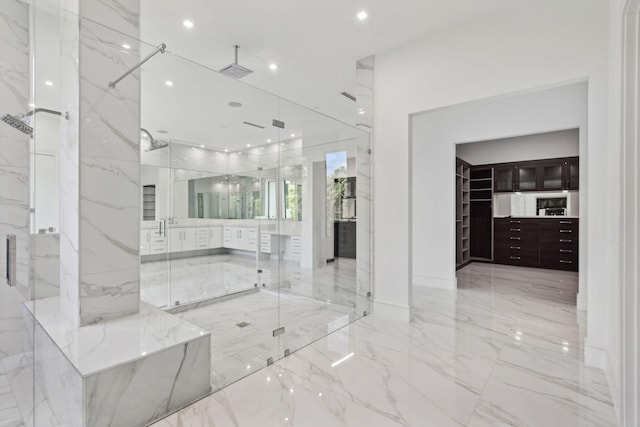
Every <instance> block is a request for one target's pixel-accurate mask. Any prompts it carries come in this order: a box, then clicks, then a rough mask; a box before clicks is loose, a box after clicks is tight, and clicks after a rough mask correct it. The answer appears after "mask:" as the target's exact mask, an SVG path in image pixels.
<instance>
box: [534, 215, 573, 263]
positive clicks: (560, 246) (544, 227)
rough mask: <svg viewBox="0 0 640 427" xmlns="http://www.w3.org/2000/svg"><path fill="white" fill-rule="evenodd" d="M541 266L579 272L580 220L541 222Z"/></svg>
mask: <svg viewBox="0 0 640 427" xmlns="http://www.w3.org/2000/svg"><path fill="white" fill-rule="evenodd" d="M540 266H541V267H543V268H552V269H555V270H569V271H578V220H577V219H575V218H566V219H555V218H554V219H545V220H541V221H540Z"/></svg>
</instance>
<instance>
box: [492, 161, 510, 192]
mask: <svg viewBox="0 0 640 427" xmlns="http://www.w3.org/2000/svg"><path fill="white" fill-rule="evenodd" d="M513 170H514V169H513V166H507V167H501V168H495V191H496V192H511V191H514V184H513Z"/></svg>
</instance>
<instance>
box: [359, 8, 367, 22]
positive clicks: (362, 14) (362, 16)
mask: <svg viewBox="0 0 640 427" xmlns="http://www.w3.org/2000/svg"><path fill="white" fill-rule="evenodd" d="M357 16H358V19H359V20H361V21H364V20H365V19H367V18H368V17H369V15H368V14H367V12H365V11H364V10H362V11H360V12H358V15H357Z"/></svg>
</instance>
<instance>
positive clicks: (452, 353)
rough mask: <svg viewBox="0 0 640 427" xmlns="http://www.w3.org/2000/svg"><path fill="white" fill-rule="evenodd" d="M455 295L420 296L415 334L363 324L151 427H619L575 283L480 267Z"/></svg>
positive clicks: (466, 275) (425, 292)
mask: <svg viewBox="0 0 640 427" xmlns="http://www.w3.org/2000/svg"><path fill="white" fill-rule="evenodd" d="M458 286H459V290H458V291H457V294H454V293H452V292H449V291H442V290H435V289H428V288H414V304H415V313H416V318H415V321H414V322H413V323H411V324H407V323H395V322H391V321H388V320H384V319H378V318H376V316H375V314H374V315H372V316H369V317H366V318H363V319H361V320H359V321H356V322H355V323H352V324H350V325H349V326H346V327H344V328H342V329H340V330H339V331H337V332H336V333H334V334H331V335H329V336H327V337H326V338H323V339H321V340H319V341H317V342H315V343H314V344H312V345H310V346H308V347H305V348H303V349H301V350H300V351H298V352H296V353H294V354H292V355H291V356H289V357H287V358H285V359H282V360H280V361H279V362H276V364H274V365H272V366H270V367H267V368H265V369H263V370H261V371H259V372H257V373H256V374H254V375H251V376H248V377H246V378H244V379H242V380H240V381H238V382H236V383H234V384H232V385H230V386H229V387H227V388H225V389H224V390H222V391H220V392H218V393H215V394H213V395H211V396H209V397H207V398H205V399H202V400H201V401H199V402H197V403H195V404H194V405H191V406H189V407H187V408H185V409H183V410H181V411H179V412H178V413H176V414H173V415H171V416H169V417H168V418H166V419H164V420H162V421H160V422H158V423H156V424H155V425H154V426H155V427H178V426H180V427H185V426H194V427H195V426H201V427H204V426H216V427H224V426H234V427H238V426H242V427H244V426H305V427H306V426H314V427H315V426H318V427H321V426H322V427H331V426H349V427H358V426H366V427H375V426H380V427H390V426H420V427H423V426H433V427H449V426H452V427H453V426H456V427H460V426H466V427H505V426H518V427H519V426H522V427H525V426H526V427H538V426H540V427H560V426H562V427H614V426H616V423H615V420H614V414H613V408H612V403H611V398H610V396H609V392H608V387H607V384H606V380H605V377H604V374H603V373H602V372H601V371H599V370H596V369H592V368H589V367H586V366H585V365H584V361H583V357H582V354H583V346H584V343H583V336H584V315H583V313H580V312H577V310H576V307H575V304H574V300H575V291H576V288H577V275H576V274H575V273H565V272H555V271H549V270H540V269H528V268H519V267H507V266H498V265H491V264H481V263H474V264H471V265H469V266H467V267H465V268H464V269H462V270H460V271H459V273H458Z"/></svg>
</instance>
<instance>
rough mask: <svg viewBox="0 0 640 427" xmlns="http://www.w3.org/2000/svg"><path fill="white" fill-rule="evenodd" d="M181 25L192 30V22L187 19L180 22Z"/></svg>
mask: <svg viewBox="0 0 640 427" xmlns="http://www.w3.org/2000/svg"><path fill="white" fill-rule="evenodd" d="M182 25H184V27H185V28H189V29H191V28H193V21H189V20H188V19H185V20H184V21H182Z"/></svg>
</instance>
